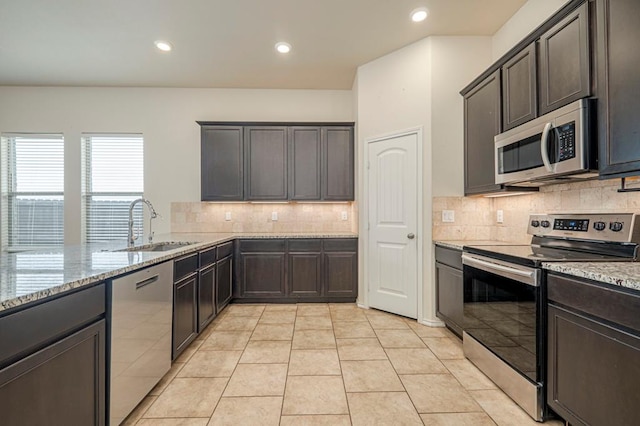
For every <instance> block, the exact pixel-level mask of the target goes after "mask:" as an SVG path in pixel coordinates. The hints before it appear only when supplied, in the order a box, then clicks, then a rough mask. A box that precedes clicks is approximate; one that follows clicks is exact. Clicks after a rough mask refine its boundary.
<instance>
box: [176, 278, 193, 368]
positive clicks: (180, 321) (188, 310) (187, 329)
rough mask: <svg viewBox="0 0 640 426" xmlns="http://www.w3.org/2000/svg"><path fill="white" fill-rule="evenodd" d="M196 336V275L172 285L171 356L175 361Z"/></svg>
mask: <svg viewBox="0 0 640 426" xmlns="http://www.w3.org/2000/svg"><path fill="white" fill-rule="evenodd" d="M197 335H198V273H197V272H194V273H192V274H191V275H188V276H187V277H186V278H183V279H182V280H180V281H178V282H177V283H175V284H174V285H173V356H172V359H176V358H177V357H178V356H179V355H180V354H181V353H182V351H183V350H184V349H185V348H186V347H187V346H189V343H191V342H193V341H194V340H195V338H196V336H197Z"/></svg>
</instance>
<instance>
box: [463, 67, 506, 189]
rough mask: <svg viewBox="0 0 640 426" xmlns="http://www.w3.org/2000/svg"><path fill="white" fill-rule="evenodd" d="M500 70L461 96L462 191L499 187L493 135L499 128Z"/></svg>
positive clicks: (498, 131)
mask: <svg viewBox="0 0 640 426" xmlns="http://www.w3.org/2000/svg"><path fill="white" fill-rule="evenodd" d="M500 117H501V109H500V71H499V70H498V71H496V72H495V73H494V74H492V75H490V76H489V77H487V78H486V79H485V80H484V81H482V82H481V83H480V84H478V85H477V86H476V87H475V88H473V89H472V90H471V91H470V92H469V93H467V94H466V96H465V98H464V121H465V124H464V193H465V195H471V194H484V193H489V192H494V191H497V190H499V189H500V185H496V183H495V154H494V140H493V138H494V137H495V136H496V135H497V134H498V133H500V129H501V118H500Z"/></svg>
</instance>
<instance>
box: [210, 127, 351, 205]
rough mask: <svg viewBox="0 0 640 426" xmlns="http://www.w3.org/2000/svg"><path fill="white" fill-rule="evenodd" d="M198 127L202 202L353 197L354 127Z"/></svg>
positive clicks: (341, 199) (325, 199) (340, 199)
mask: <svg viewBox="0 0 640 426" xmlns="http://www.w3.org/2000/svg"><path fill="white" fill-rule="evenodd" d="M199 124H200V125H201V126H202V152H201V154H202V160H201V162H202V168H201V173H202V189H201V192H202V201H251V200H269V201H286V200H294V201H305V200H306V201H352V200H353V199H354V171H355V167H354V161H355V159H354V140H353V124H352V123H336V124H326V123H317V124H316V125H314V124H313V123H299V124H298V125H296V123H235V125H234V123H223V122H199ZM249 124H251V125H249Z"/></svg>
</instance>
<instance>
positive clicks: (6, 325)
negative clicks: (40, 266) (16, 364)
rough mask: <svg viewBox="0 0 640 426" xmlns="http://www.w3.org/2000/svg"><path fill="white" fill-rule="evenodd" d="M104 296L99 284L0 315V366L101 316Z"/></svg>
mask: <svg viewBox="0 0 640 426" xmlns="http://www.w3.org/2000/svg"><path fill="white" fill-rule="evenodd" d="M105 297H106V291H105V285H104V284H100V285H97V286H94V287H91V288H88V289H86V290H81V291H78V292H75V293H72V294H69V295H67V296H63V297H59V298H57V299H54V300H51V301H48V302H44V303H42V304H40V305H37V306H33V307H31V308H27V309H24V310H22V311H18V312H16V313H13V314H10V315H7V316H5V317H2V318H0V342H2V344H0V365H2V364H4V361H5V360H9V359H15V358H17V356H19V355H26V354H27V353H29V352H31V351H32V350H34V349H36V348H39V347H42V346H43V345H44V344H45V343H48V342H51V341H54V340H56V339H57V338H58V337H59V336H61V335H63V334H65V333H66V332H68V331H70V330H73V329H75V328H77V327H79V326H81V325H83V324H86V323H88V322H90V321H92V320H93V319H95V318H97V317H100V316H101V315H103V314H104V312H105V306H106V305H105Z"/></svg>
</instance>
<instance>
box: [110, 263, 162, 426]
mask: <svg viewBox="0 0 640 426" xmlns="http://www.w3.org/2000/svg"><path fill="white" fill-rule="evenodd" d="M172 310H173V262H165V263H161V264H159V265H155V266H152V267H150V268H146V269H143V270H141V271H138V272H134V273H132V274H129V275H125V276H124V277H121V278H116V279H114V280H112V282H111V315H110V325H111V326H110V329H111V331H110V335H111V338H110V348H111V351H110V362H109V371H110V372H109V375H110V380H109V397H108V398H109V399H108V400H109V419H110V420H109V424H110V425H112V426H114V425H119V424H120V423H122V421H123V420H124V419H125V418H126V417H127V416H128V415H129V413H131V411H133V409H134V408H135V407H136V405H138V403H139V402H140V401H142V399H143V398H144V397H145V396H146V395H147V394H148V393H149V391H150V390H151V389H153V387H154V386H155V385H156V384H157V383H158V382H159V381H160V379H161V378H162V377H163V376H164V375H165V374H166V373H167V372H168V371H169V369H170V368H171V321H172Z"/></svg>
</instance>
